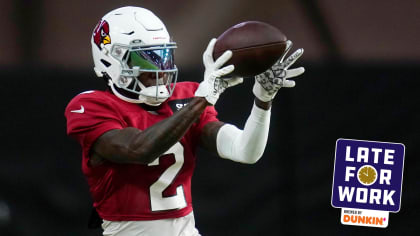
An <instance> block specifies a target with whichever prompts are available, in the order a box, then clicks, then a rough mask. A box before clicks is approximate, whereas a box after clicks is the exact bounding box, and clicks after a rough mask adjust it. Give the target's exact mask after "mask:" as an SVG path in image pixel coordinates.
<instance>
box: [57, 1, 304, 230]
mask: <svg viewBox="0 0 420 236" xmlns="http://www.w3.org/2000/svg"><path fill="white" fill-rule="evenodd" d="M215 42H216V39H212V40H211V41H210V43H209V45H208V47H207V49H206V50H205V52H204V54H203V62H204V66H205V72H204V78H203V81H202V82H201V83H200V84H199V83H194V82H179V83H177V74H178V70H177V67H176V66H175V63H174V50H175V48H176V43H175V42H172V41H171V38H170V36H169V34H168V32H167V30H166V27H165V25H164V24H163V23H162V21H161V20H160V19H159V18H158V17H157V16H156V15H154V14H153V13H152V12H151V11H149V10H147V9H144V8H139V7H123V8H119V9H116V10H113V11H111V12H109V13H108V14H106V15H105V16H104V17H103V18H102V19H101V20H100V21H99V23H98V24H97V25H96V27H95V29H94V31H93V35H92V39H91V44H92V53H93V60H94V65H95V66H94V70H95V72H96V75H97V76H98V77H102V78H103V79H104V80H105V81H106V83H107V85H108V88H109V89H108V90H106V91H87V92H83V93H81V94H79V95H77V96H76V97H75V98H73V99H72V100H71V101H70V103H69V104H68V106H67V107H66V110H65V116H66V118H67V133H68V135H70V136H71V137H74V138H75V139H76V140H77V141H78V142H79V143H80V145H81V147H82V171H83V174H84V175H85V176H86V178H87V182H88V184H89V188H90V193H91V195H92V198H93V206H94V208H95V209H96V211H97V213H98V215H99V217H100V218H101V219H102V220H101V223H102V228H103V230H104V231H103V235H159V236H166V235H168V236H172V235H199V232H198V230H197V229H196V227H195V223H194V215H193V208H192V203H191V177H192V174H193V170H194V166H195V158H196V157H195V151H196V149H197V147H198V146H202V147H204V148H206V149H208V150H210V151H213V152H215V153H216V154H218V155H219V156H220V157H221V158H225V159H230V160H233V161H236V162H241V163H247V164H253V163H255V162H256V161H258V160H259V159H260V157H261V156H262V154H263V152H264V149H265V145H266V142H267V138H268V130H269V124H270V109H271V101H272V99H273V98H274V96H275V95H276V93H277V91H278V90H279V89H280V88H281V87H293V86H294V85H295V83H294V81H291V80H287V79H288V78H290V77H294V76H298V75H300V74H302V73H303V72H304V69H303V68H297V69H291V70H289V69H288V68H289V66H290V65H292V64H293V63H294V62H295V61H296V60H297V59H298V58H299V57H300V56H301V55H302V53H303V50H302V49H299V50H297V51H296V52H295V53H293V54H292V55H291V56H290V57H288V58H287V59H286V60H284V56H285V55H283V56H282V57H281V58H280V59H279V60H278V62H277V63H276V64H275V65H274V66H273V67H272V68H271V69H269V70H268V71H267V72H265V73H263V74H261V75H258V76H256V78H255V85H254V87H253V92H254V94H255V103H254V104H253V106H252V109H251V112H250V114H249V118H248V120H247V121H246V123H245V127H244V129H243V130H241V129H238V128H237V127H236V126H234V125H232V124H227V123H223V122H221V121H219V120H218V119H217V112H216V110H215V108H214V104H215V103H216V102H217V100H218V98H219V95H220V94H221V93H222V92H223V91H224V90H225V89H226V88H228V87H231V86H234V85H237V84H239V83H241V82H242V78H238V77H233V78H223V79H222V78H221V77H225V76H226V75H228V74H229V73H231V72H232V71H233V70H234V66H233V65H227V66H223V65H224V64H225V62H227V61H228V60H229V58H230V57H231V56H232V52H231V51H226V52H225V53H224V54H223V55H222V56H220V57H219V58H218V59H217V60H214V59H213V57H212V54H213V47H214V44H215ZM290 47H291V42H288V43H287V51H288V50H289V49H290ZM286 53H287V52H286ZM286 53H285V54H286Z"/></svg>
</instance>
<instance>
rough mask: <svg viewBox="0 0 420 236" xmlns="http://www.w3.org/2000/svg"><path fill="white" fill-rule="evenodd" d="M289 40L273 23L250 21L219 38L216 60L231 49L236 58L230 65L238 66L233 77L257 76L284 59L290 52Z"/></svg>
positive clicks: (214, 56) (233, 57)
mask: <svg viewBox="0 0 420 236" xmlns="http://www.w3.org/2000/svg"><path fill="white" fill-rule="evenodd" d="M286 40H287V38H286V36H285V35H284V34H283V33H282V32H281V31H280V30H279V29H277V28H276V27H274V26H272V25H270V24H267V23H264V22H260V21H246V22H242V23H239V24H237V25H234V26H232V27H230V28H229V29H227V30H226V31H225V32H224V33H222V34H221V35H220V36H219V37H218V38H217V41H216V44H215V46H214V50H213V58H214V59H215V60H216V59H217V58H218V57H219V56H220V55H222V54H223V53H224V52H225V51H226V50H231V51H232V52H233V55H232V58H231V59H230V60H229V61H228V62H226V65H230V64H233V65H235V70H234V72H233V73H232V74H233V75H236V76H241V77H253V76H255V75H258V74H261V73H263V72H264V71H266V70H267V69H268V68H270V67H271V66H272V65H273V64H274V63H275V62H276V61H277V60H278V59H279V58H280V56H281V55H282V54H283V53H284V51H285V49H286Z"/></svg>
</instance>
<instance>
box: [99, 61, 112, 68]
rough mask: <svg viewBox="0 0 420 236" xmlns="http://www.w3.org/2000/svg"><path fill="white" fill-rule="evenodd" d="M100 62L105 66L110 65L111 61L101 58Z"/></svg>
mask: <svg viewBox="0 0 420 236" xmlns="http://www.w3.org/2000/svg"><path fill="white" fill-rule="evenodd" d="M101 62H102V64H104V66H105V67H110V66H111V63H109V62H107V61H105V60H104V59H101Z"/></svg>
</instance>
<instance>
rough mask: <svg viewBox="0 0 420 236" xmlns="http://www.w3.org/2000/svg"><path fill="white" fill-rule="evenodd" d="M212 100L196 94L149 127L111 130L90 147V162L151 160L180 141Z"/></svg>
mask: <svg viewBox="0 0 420 236" xmlns="http://www.w3.org/2000/svg"><path fill="white" fill-rule="evenodd" d="M208 105H209V104H208V103H207V101H206V100H205V99H203V98H194V99H193V100H192V101H191V102H190V103H189V104H188V105H187V106H185V107H183V108H182V109H181V110H179V111H177V112H176V113H175V114H174V115H173V116H171V117H169V118H167V119H165V120H162V121H160V122H158V123H156V124H154V125H153V126H151V127H149V128H147V129H146V130H143V131H141V130H139V129H137V128H133V127H128V128H124V129H115V130H110V131H108V132H106V133H104V134H103V135H102V136H100V137H99V138H98V139H97V140H96V142H95V144H94V145H93V147H92V149H91V154H92V155H91V160H92V161H91V162H93V163H95V162H97V163H98V162H100V161H98V160H101V159H106V160H109V161H112V162H117V163H137V164H148V163H151V162H153V161H154V160H155V159H156V158H157V157H159V156H160V155H162V154H163V153H164V152H165V151H167V150H168V149H169V148H170V147H171V146H173V145H174V144H175V143H176V142H178V141H179V140H180V139H181V138H182V137H183V136H184V134H185V132H186V131H187V130H188V129H189V128H190V127H191V125H192V124H193V123H194V122H195V121H196V120H197V119H198V118H199V117H200V115H201V113H202V112H203V111H204V109H205V108H206V106H208Z"/></svg>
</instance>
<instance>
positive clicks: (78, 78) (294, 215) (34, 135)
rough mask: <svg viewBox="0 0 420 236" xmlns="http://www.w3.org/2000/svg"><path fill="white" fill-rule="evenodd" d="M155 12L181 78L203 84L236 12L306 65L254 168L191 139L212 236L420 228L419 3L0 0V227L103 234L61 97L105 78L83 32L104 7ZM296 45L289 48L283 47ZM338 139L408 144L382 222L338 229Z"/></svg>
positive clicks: (245, 105) (12, 234) (283, 95)
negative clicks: (94, 223)
mask: <svg viewBox="0 0 420 236" xmlns="http://www.w3.org/2000/svg"><path fill="white" fill-rule="evenodd" d="M126 5H134V6H142V7H145V8H148V9H150V10H152V11H153V12H154V13H155V14H156V15H158V16H159V17H160V18H161V19H162V20H163V21H164V22H165V24H166V26H167V28H168V31H169V32H170V34H171V35H172V36H173V39H174V40H175V41H176V42H177V44H178V49H177V51H176V62H177V66H178V68H180V75H179V80H180V81H197V82H199V81H201V80H202V73H203V66H202V62H201V54H202V52H203V50H204V49H205V47H206V46H207V44H208V41H209V40H210V38H212V37H217V36H218V35H220V34H221V33H222V32H223V31H224V30H226V29H227V28H229V27H230V26H232V25H234V24H237V23H240V22H242V21H246V20H259V21H265V22H267V23H270V24H272V25H275V26H277V27H278V28H279V29H281V30H282V31H283V32H284V33H285V34H286V35H287V37H288V38H289V39H290V40H292V41H293V42H294V49H297V48H304V49H305V53H304V55H303V56H302V58H301V59H300V60H299V61H298V62H297V63H296V64H295V66H304V67H305V69H306V72H305V74H304V75H302V76H300V77H299V78H297V86H296V87H295V88H294V89H281V90H280V92H279V94H278V95H277V96H276V99H275V101H274V104H273V108H272V121H271V130H270V137H269V142H268V145H267V149H266V152H265V154H264V157H263V158H262V159H261V160H260V161H259V162H258V163H257V164H255V165H242V164H238V163H234V162H231V161H226V160H222V159H219V158H216V157H215V156H212V155H211V154H209V153H207V152H205V151H203V150H200V151H199V154H198V156H199V157H198V163H197V169H196V172H195V175H194V178H193V190H192V191H193V198H194V209H195V210H194V211H195V216H196V221H197V227H198V229H199V230H200V232H201V234H202V235H204V236H208V235H210V236H213V235H308V234H323V235H356V234H357V235H375V234H378V235H379V234H380V235H397V234H398V235H419V232H420V229H419V228H418V226H417V225H418V222H419V220H420V178H419V174H418V173H420V162H419V161H418V159H419V156H420V152H419V150H418V149H417V148H419V146H418V143H419V138H420V128H419V121H420V112H419V105H420V98H419V95H418V94H419V93H418V90H419V89H420V83H419V79H420V47H419V42H420V30H419V29H420V1H418V0H405V1H397V0H388V1H381V0H370V1H361V0H354V1H348V0H319V1H311V0H295V1H293V0H260V1H251V0H241V1H240V0H213V1H205V0H195V1H193V0H184V1H170V0H162V1H140V0H137V1H126V0H119V1H99V0H90V1H81V0H73V1H63V0H1V1H0V9H1V10H0V28H1V29H2V31H1V43H0V78H1V81H2V82H1V83H0V88H1V90H0V91H1V93H0V94H1V95H0V96H1V109H2V112H1V122H0V128H1V132H0V137H1V140H2V155H1V157H0V183H1V186H2V188H0V235H6V236H26V235H44V236H46V235H76V236H77V235H80V236H84V235H100V234H101V231H100V230H89V229H87V221H88V218H89V215H90V209H91V204H92V201H91V198H90V196H89V193H88V186H87V183H86V181H85V179H84V176H83V175H82V172H81V169H80V164H81V151H80V147H79V146H78V144H77V143H76V142H75V141H74V140H72V139H70V138H68V137H67V136H66V121H65V118H64V115H63V113H64V108H65V106H66V105H67V103H68V102H69V101H70V99H71V98H73V97H74V96H75V95H76V94H78V93H80V92H83V91H86V90H91V89H104V88H105V85H104V84H103V82H102V80H101V79H98V78H96V77H95V74H94V72H93V62H92V56H91V46H90V37H91V33H92V30H93V28H94V26H95V25H96V23H97V22H98V21H99V19H100V18H101V17H102V16H103V15H104V14H105V13H107V12H108V11H110V10H112V9H114V8H117V7H121V6H126ZM292 50H293V49H292ZM252 84H253V79H252V78H249V79H245V81H244V84H243V85H241V86H237V87H235V88H232V89H229V90H228V91H227V92H225V93H224V94H223V95H222V97H221V99H220V100H219V102H218V103H217V105H216V107H217V109H218V111H219V118H220V119H221V120H223V121H226V122H230V123H233V124H236V125H237V126H239V127H243V125H244V122H245V120H246V118H247V117H248V114H249V111H250V109H251V106H252V101H253V95H252V92H251V88H252ZM338 138H351V139H362V140H375V141H385V142H399V143H403V144H405V146H406V155H405V170H404V182H403V189H402V199H401V210H400V212H399V213H396V214H395V213H390V221H389V226H388V228H386V229H379V228H369V227H357V226H344V225H341V223H340V209H335V208H333V207H332V206H331V204H330V199H331V187H332V177H333V168H334V151H335V141H336V140H337V139H338Z"/></svg>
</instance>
